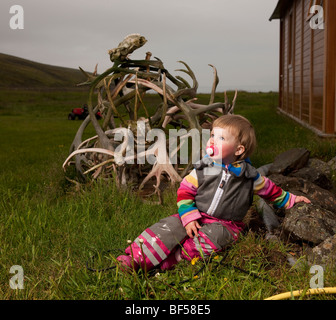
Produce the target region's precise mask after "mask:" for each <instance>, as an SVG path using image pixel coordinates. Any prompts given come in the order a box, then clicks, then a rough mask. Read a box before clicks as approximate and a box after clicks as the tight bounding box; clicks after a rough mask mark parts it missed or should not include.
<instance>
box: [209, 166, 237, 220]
mask: <svg viewBox="0 0 336 320" xmlns="http://www.w3.org/2000/svg"><path fill="white" fill-rule="evenodd" d="M230 176H231V175H230V173H228V171H227V169H226V168H225V169H224V170H223V171H222V178H221V182H220V183H219V185H218V187H217V190H216V193H215V195H214V197H213V199H212V201H211V204H210V207H209V209H208V212H207V213H208V214H209V215H211V216H212V215H213V214H214V213H215V211H216V209H217V207H218V204H219V200H220V199H221V197H222V195H223V193H224V188H225V185H226V183H227V182H228V180H229V178H230Z"/></svg>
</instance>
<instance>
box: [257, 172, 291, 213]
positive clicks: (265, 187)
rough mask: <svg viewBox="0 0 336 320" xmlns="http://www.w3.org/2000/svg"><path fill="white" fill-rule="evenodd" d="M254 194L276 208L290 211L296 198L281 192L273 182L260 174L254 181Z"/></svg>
mask: <svg viewBox="0 0 336 320" xmlns="http://www.w3.org/2000/svg"><path fill="white" fill-rule="evenodd" d="M253 187H254V194H256V195H258V196H260V197H262V198H263V199H265V200H267V201H270V202H272V203H273V205H274V206H275V207H276V208H285V209H290V208H292V207H293V206H294V204H295V198H296V196H295V195H293V194H291V193H289V192H287V191H284V190H282V189H281V188H280V187H278V186H277V185H276V184H275V183H274V182H273V181H271V180H270V179H268V178H267V177H264V176H262V175H260V174H258V176H257V177H256V178H255V180H254V186H253Z"/></svg>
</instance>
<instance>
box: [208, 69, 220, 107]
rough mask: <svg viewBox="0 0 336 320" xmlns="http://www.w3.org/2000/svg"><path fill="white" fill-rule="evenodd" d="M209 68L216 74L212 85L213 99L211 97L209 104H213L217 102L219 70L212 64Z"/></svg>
mask: <svg viewBox="0 0 336 320" xmlns="http://www.w3.org/2000/svg"><path fill="white" fill-rule="evenodd" d="M209 66H210V67H211V68H212V69H213V72H214V80H213V84H212V90H211V97H210V102H209V104H213V103H214V101H215V93H216V88H217V85H218V83H219V78H218V75H217V69H216V68H215V67H214V66H213V65H212V64H209Z"/></svg>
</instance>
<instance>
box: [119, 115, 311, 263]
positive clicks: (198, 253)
mask: <svg viewBox="0 0 336 320" xmlns="http://www.w3.org/2000/svg"><path fill="white" fill-rule="evenodd" d="M255 146H256V137H255V132H254V129H253V127H252V125H251V124H250V122H249V121H248V120H247V119H246V118H244V117H242V116H239V115H224V116H221V117H219V118H218V119H216V120H215V121H214V123H213V126H212V131H211V136H210V139H209V141H208V142H207V153H208V154H207V155H206V156H205V157H204V158H203V159H202V160H201V161H200V162H198V163H197V164H196V165H195V168H194V169H193V170H192V171H191V172H190V174H189V175H187V176H186V177H185V178H184V179H183V180H182V182H181V184H180V187H179V189H178V191H177V207H178V214H175V215H172V216H170V217H167V218H165V219H162V220H160V221H159V222H157V223H155V224H154V225H152V226H151V227H149V228H147V229H146V230H145V231H143V232H142V233H141V234H140V235H139V236H138V237H137V238H136V239H135V241H134V242H133V243H132V244H131V245H130V246H129V247H128V248H127V249H126V250H125V253H126V255H121V256H119V257H118V258H117V260H118V261H119V262H120V263H121V265H122V269H123V270H131V269H134V270H138V269H139V268H142V269H145V268H146V269H147V270H150V269H152V268H154V267H156V266H159V267H160V268H161V269H162V270H169V269H171V268H173V267H174V265H176V264H177V263H178V262H179V261H180V260H182V259H187V260H191V259H193V258H195V257H201V258H204V257H207V256H210V255H211V254H212V253H214V252H218V251H221V250H223V249H224V248H225V247H226V246H227V245H229V244H231V243H232V242H234V241H236V240H237V239H238V235H239V233H240V232H241V231H242V230H243V228H244V224H243V222H242V220H243V219H244V217H245V215H246V213H247V211H248V209H249V207H250V206H251V204H252V200H253V195H258V196H260V197H262V198H264V199H265V200H267V201H269V202H271V203H272V204H273V205H274V206H275V207H278V208H286V209H289V208H291V207H293V206H294V204H295V203H297V202H306V203H310V200H308V199H307V198H306V197H303V196H295V195H293V194H291V193H289V192H286V191H284V190H282V189H281V188H280V187H278V186H276V185H275V184H274V183H273V182H272V181H271V180H269V179H268V178H267V177H264V176H261V175H260V174H259V173H258V171H257V170H256V169H255V168H254V167H253V166H252V165H251V163H250V161H249V156H250V155H251V154H252V152H253V150H254V148H255Z"/></svg>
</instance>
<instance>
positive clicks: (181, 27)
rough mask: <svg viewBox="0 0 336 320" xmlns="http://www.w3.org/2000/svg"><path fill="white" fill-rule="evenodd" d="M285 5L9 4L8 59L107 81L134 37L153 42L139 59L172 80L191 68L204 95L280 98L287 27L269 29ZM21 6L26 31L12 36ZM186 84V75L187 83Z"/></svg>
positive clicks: (223, 0)
mask: <svg viewBox="0 0 336 320" xmlns="http://www.w3.org/2000/svg"><path fill="white" fill-rule="evenodd" d="M277 2H278V1H277V0H254V1H251V0H95V1H93V0H90V1H89V0H71V1H69V0H57V1H55V0H54V1H51V0H1V2H0V52H2V53H7V54H11V55H15V56H18V57H22V58H26V59H29V60H33V61H37V62H41V63H46V64H52V65H57V66H65V67H71V68H78V66H81V67H82V68H84V69H85V70H88V71H93V69H94V66H95V65H96V63H98V72H99V73H102V72H103V71H105V70H106V69H107V68H109V67H110V66H111V62H110V60H109V55H108V54H107V51H108V50H109V49H112V48H114V47H116V46H117V45H118V43H119V42H120V41H121V40H122V39H123V38H124V37H125V36H126V35H128V34H131V33H140V34H141V35H143V36H144V37H145V38H146V39H147V40H148V42H147V43H146V44H145V46H143V47H142V48H140V49H139V50H137V51H136V52H134V53H133V54H132V56H131V58H133V59H143V58H144V57H145V53H146V52H147V51H150V52H152V54H153V56H155V57H158V58H160V59H161V60H162V61H163V62H164V65H165V67H166V68H167V69H169V70H170V72H171V73H173V74H175V75H177V74H178V73H177V72H175V71H174V70H176V69H178V68H180V67H181V65H180V64H179V63H178V62H177V61H178V60H183V61H185V62H187V63H188V65H189V66H190V67H191V68H192V69H193V70H194V72H195V74H196V77H197V79H198V82H199V92H209V91H210V89H211V85H212V77H213V73H212V69H211V68H210V67H209V66H208V64H212V65H214V66H215V67H216V68H217V70H218V75H219V80H220V82H219V85H218V90H217V91H223V90H230V89H235V88H238V89H244V90H251V91H259V90H260V91H269V90H278V57H279V53H278V47H279V21H278V20H274V21H272V22H270V21H269V17H270V16H271V14H272V12H273V10H274V8H275V6H276V4H277ZM13 5H21V6H22V8H23V10H24V29H23V30H19V29H16V30H13V29H11V28H10V24H9V22H10V19H11V18H12V17H13V14H11V13H10V8H11V6H13ZM183 76H184V75H183Z"/></svg>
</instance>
